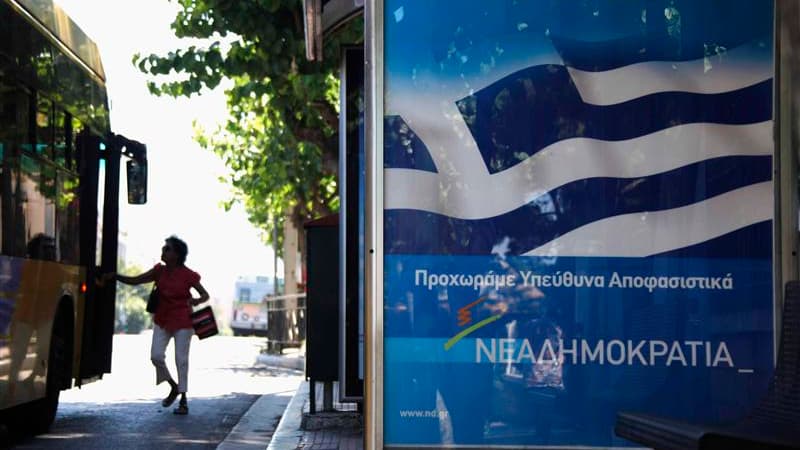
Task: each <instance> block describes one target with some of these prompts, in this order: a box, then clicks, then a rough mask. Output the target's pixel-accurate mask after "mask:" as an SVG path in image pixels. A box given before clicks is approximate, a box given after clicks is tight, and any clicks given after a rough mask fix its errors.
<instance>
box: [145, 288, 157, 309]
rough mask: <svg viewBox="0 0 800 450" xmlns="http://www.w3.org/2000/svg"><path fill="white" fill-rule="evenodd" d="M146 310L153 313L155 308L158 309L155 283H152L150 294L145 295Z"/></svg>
mask: <svg viewBox="0 0 800 450" xmlns="http://www.w3.org/2000/svg"><path fill="white" fill-rule="evenodd" d="M146 309H147V312H149V313H151V314H155V313H156V310H157V309H158V286H156V285H155V284H154V285H153V289H152V290H151V291H150V296H149V297H147V308H146Z"/></svg>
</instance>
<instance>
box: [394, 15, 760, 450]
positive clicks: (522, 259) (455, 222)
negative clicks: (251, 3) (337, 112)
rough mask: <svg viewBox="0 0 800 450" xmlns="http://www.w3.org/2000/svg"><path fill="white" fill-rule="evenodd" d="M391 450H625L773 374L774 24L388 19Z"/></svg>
mask: <svg viewBox="0 0 800 450" xmlns="http://www.w3.org/2000/svg"><path fill="white" fill-rule="evenodd" d="M383 11H384V17H383V30H384V31H383V38H384V43H383V63H384V71H383V83H384V84H383V86H384V92H383V111H384V118H383V119H384V124H383V154H384V160H383V167H384V172H383V177H384V190H383V206H384V209H383V211H382V214H383V217H382V220H383V270H384V273H383V286H384V290H383V304H384V311H383V314H384V315H383V333H384V354H383V369H384V372H383V377H384V391H383V428H384V444H385V446H386V447H389V448H392V447H395V448H401V447H420V446H428V447H459V446H464V447H473V448H474V447H481V448H487V447H488V448H490V447H500V448H502V447H526V448H535V447H539V446H549V447H570V446H578V447H627V446H632V445H634V444H632V443H630V442H627V441H625V440H623V439H621V438H618V437H616V436H615V435H614V432H613V425H614V420H615V415H616V413H617V412H619V411H638V412H645V413H651V414H656V415H665V416H668V417H672V418H675V419H681V420H689V421H702V422H712V423H713V422H722V421H726V420H732V419H736V418H738V417H740V416H742V415H743V414H744V413H746V411H747V410H748V409H749V408H750V407H752V405H753V404H754V402H755V401H756V399H757V398H758V397H759V396H760V395H761V394H762V393H763V391H764V390H765V389H766V386H767V383H768V380H769V377H770V375H771V373H772V370H773V369H772V368H773V364H774V343H773V339H774V330H775V317H774V292H773V236H772V234H773V231H772V230H773V220H774V216H775V211H774V198H773V197H774V194H773V190H774V185H773V176H772V173H773V152H774V147H775V146H774V143H773V88H774V86H773V83H774V70H773V62H774V36H773V34H774V26H773V20H774V3H773V1H768V0H726V1H716V0H691V1H688V0H686V1H681V0H658V1H649V0H648V1H644V0H642V1H638V0H634V1H624V2H622V1H612V0H593V1H578V0H571V1H570V0H565V1H549V0H528V1H520V0H496V1H484V0H463V1H459V2H443V1H433V2H432V1H422V0H386V1H385V2H384V8H383Z"/></svg>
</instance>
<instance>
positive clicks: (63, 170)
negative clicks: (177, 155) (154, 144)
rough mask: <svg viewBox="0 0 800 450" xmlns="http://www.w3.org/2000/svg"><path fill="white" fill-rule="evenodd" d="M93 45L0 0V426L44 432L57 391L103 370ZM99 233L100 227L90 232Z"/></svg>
mask: <svg viewBox="0 0 800 450" xmlns="http://www.w3.org/2000/svg"><path fill="white" fill-rule="evenodd" d="M123 160H125V161H126V173H127V187H128V193H127V194H128V202H129V203H133V204H141V203H144V202H146V198H147V196H146V181H147V176H146V175H147V160H146V147H145V146H144V145H143V144H141V143H139V142H137V141H134V140H130V139H127V138H125V137H123V136H120V135H116V134H114V133H112V132H111V129H110V124H109V106H108V99H107V95H106V86H105V74H104V71H103V66H102V64H101V62H100V58H99V53H98V49H97V46H96V45H95V43H94V42H92V41H91V40H90V39H89V38H88V37H87V36H86V35H85V34H84V33H83V32H82V31H81V29H80V28H79V27H78V26H77V25H76V24H75V23H74V22H72V20H71V19H70V18H69V17H68V16H67V15H66V14H65V13H64V11H63V10H61V9H60V8H59V7H58V6H57V5H55V4H53V3H51V2H50V1H49V0H2V1H0V423H2V424H4V425H5V426H6V427H7V428H9V429H11V430H12V431H16V430H21V429H25V430H26V431H28V430H30V431H33V432H41V431H45V430H47V429H48V428H49V426H50V424H51V423H52V421H53V419H54V417H55V413H56V409H57V406H58V398H59V392H60V391H61V390H64V389H69V388H71V387H73V386H81V385H83V384H85V383H88V382H91V381H95V380H98V379H100V378H101V377H102V376H103V374H104V373H108V372H110V370H111V347H112V335H113V331H114V310H115V308H114V299H115V286H114V283H106V284H105V285H100V284H99V283H96V282H95V280H96V279H97V275H98V274H99V273H105V272H110V271H114V270H116V261H117V244H118V243H117V234H118V211H119V200H118V198H119V195H120V193H119V189H120V187H119V186H120V166H121V162H122V161H123ZM99 224H102V225H99Z"/></svg>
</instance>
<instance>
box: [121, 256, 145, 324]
mask: <svg viewBox="0 0 800 450" xmlns="http://www.w3.org/2000/svg"><path fill="white" fill-rule="evenodd" d="M117 266H118V267H119V273H124V274H135V275H138V274H140V273H142V272H145V270H144V269H142V268H141V267H138V266H136V265H131V266H125V263H124V261H120V262H119V263H118V264H117ZM151 288H152V283H148V284H140V285H137V286H130V285H127V284H123V283H117V306H116V307H117V311H116V316H117V320H116V321H115V326H114V331H116V332H117V333H132V334H136V333H140V332H141V331H142V330H144V329H147V328H151V327H152V325H153V323H152V319H151V317H150V313H148V312H147V310H146V307H147V297H148V296H149V295H150V289H151Z"/></svg>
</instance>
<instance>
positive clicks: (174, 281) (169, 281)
mask: <svg viewBox="0 0 800 450" xmlns="http://www.w3.org/2000/svg"><path fill="white" fill-rule="evenodd" d="M153 271H154V273H155V279H156V286H158V295H159V302H158V308H157V309H156V313H155V315H154V317H153V321H154V322H155V323H156V324H157V325H158V326H160V327H161V328H163V329H165V330H167V331H169V332H174V331H176V330H180V329H182V328H192V317H191V315H192V305H190V304H189V301H190V300H191V299H192V293H191V291H190V290H189V288H191V287H192V286H193V285H195V284H197V283H198V282H200V275H199V274H198V273H197V272H195V271H193V270H191V269H189V268H188V267H186V266H178V267H175V268H174V269H172V270H171V271H170V270H167V266H165V265H163V264H160V263H159V264H156V265H155V266H153Z"/></svg>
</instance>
